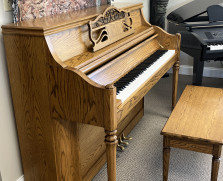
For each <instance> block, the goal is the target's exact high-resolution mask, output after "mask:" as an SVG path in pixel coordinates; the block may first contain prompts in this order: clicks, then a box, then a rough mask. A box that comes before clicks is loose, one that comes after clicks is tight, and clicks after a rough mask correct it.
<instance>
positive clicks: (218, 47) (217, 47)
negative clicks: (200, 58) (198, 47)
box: [207, 45, 223, 51]
mask: <svg viewBox="0 0 223 181" xmlns="http://www.w3.org/2000/svg"><path fill="white" fill-rule="evenodd" d="M207 47H209V48H210V51H213V50H223V45H208V46H207Z"/></svg>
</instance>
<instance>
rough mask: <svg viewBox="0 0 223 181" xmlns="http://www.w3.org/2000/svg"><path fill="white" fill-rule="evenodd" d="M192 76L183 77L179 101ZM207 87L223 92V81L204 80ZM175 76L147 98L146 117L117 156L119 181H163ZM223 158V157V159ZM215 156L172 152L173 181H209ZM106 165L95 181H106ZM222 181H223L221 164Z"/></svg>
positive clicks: (179, 151) (182, 151)
mask: <svg viewBox="0 0 223 181" xmlns="http://www.w3.org/2000/svg"><path fill="white" fill-rule="evenodd" d="M191 80H192V78H191V76H182V75H180V76H179V87H178V97H179V96H180V95H181V93H182V91H183V90H184V88H185V86H186V85H187V84H191ZM203 86H208V87H219V88H223V79H215V78H204V79H203ZM171 91H172V76H171V75H170V77H169V78H165V79H161V80H160V81H159V83H158V84H156V86H155V87H154V88H152V90H151V91H150V92H149V93H148V95H146V97H145V115H144V117H143V119H142V120H141V121H140V122H139V124H138V125H137V126H136V127H135V128H134V129H133V130H132V132H131V133H130V136H131V137H133V140H132V141H131V142H130V145H129V146H128V147H127V148H126V149H125V151H124V152H120V151H119V152H118V153H117V180H118V181H147V180H148V181H161V180H162V144H163V143H162V136H161V135H160V132H161V130H162V128H163V126H164V124H165V122H166V121H167V119H168V117H169V115H170V113H171ZM222 156H223V155H222ZM211 159H212V157H211V155H206V154H202V153H196V152H192V151H186V150H180V149H174V148H172V149H171V154H170V168H169V180H170V181H208V180H210V177H211ZM106 180H107V171H106V165H105V166H104V167H103V168H102V169H101V171H100V172H99V173H98V174H97V175H96V176H95V178H94V179H93V181H106ZM218 180H219V181H222V180H223V163H221V166H220V170H219V176H218Z"/></svg>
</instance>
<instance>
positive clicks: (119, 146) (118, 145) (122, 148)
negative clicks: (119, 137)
mask: <svg viewBox="0 0 223 181" xmlns="http://www.w3.org/2000/svg"><path fill="white" fill-rule="evenodd" d="M117 147H118V148H119V149H120V150H122V151H123V150H124V149H125V147H124V146H122V145H120V144H119V143H118V144H117Z"/></svg>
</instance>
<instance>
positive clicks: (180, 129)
mask: <svg viewBox="0 0 223 181" xmlns="http://www.w3.org/2000/svg"><path fill="white" fill-rule="evenodd" d="M222 112H223V89H218V88H208V87H195V86H187V87H186V89H185V90H184V92H183V94H182V96H181V98H180V100H179V101H178V103H177V105H176V107H175V109H174V110H173V112H172V114H171V116H170V118H169V120H168V121H167V123H166V125H165V126H164V128H163V130H162V132H161V134H162V135H164V140H163V180H164V181H166V180H168V168H169V158H170V147H174V148H181V149H186V150H191V151H196V152H201V153H207V154H211V155H213V159H212V171H211V180H212V181H217V177H218V169H219V164H220V156H221V149H222V144H223V132H222V130H223V114H222Z"/></svg>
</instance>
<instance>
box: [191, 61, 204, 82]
mask: <svg viewBox="0 0 223 181" xmlns="http://www.w3.org/2000/svg"><path fill="white" fill-rule="evenodd" d="M203 70H204V61H200V59H196V58H194V67H193V85H202V77H203Z"/></svg>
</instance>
